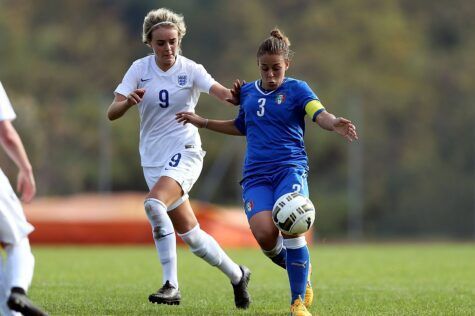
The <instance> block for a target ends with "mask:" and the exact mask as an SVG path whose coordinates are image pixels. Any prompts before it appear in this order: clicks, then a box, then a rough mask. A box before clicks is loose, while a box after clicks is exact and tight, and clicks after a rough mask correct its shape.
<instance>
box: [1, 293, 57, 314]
mask: <svg viewBox="0 0 475 316" xmlns="http://www.w3.org/2000/svg"><path fill="white" fill-rule="evenodd" d="M7 305H8V307H9V308H10V309H11V310H14V311H16V312H20V313H22V314H23V315H24V316H48V314H46V313H45V312H43V311H42V310H41V309H40V308H39V307H38V306H36V305H35V304H33V302H32V301H30V299H29V298H28V297H27V296H26V294H21V293H16V292H12V293H11V294H10V297H9V298H8V301H7Z"/></svg>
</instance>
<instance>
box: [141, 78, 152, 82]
mask: <svg viewBox="0 0 475 316" xmlns="http://www.w3.org/2000/svg"><path fill="white" fill-rule="evenodd" d="M149 80H152V78H148V79H144V78H140V81H142V82H145V81H149Z"/></svg>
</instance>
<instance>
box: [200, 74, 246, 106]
mask: <svg viewBox="0 0 475 316" xmlns="http://www.w3.org/2000/svg"><path fill="white" fill-rule="evenodd" d="M244 83H245V82H244V81H242V82H241V80H239V79H236V80H235V81H234V84H233V88H232V89H231V90H230V89H228V88H226V87H223V86H222V85H221V84H219V83H215V84H214V85H212V86H211V89H210V90H209V94H211V95H212V96H214V97H216V98H217V99H219V100H221V101H225V102H228V103H231V104H233V105H239V104H240V95H241V86H242V85H243V84H244Z"/></svg>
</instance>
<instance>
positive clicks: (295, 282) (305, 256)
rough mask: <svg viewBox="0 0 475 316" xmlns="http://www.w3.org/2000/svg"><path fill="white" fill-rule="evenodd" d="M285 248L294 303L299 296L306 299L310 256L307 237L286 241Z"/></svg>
mask: <svg viewBox="0 0 475 316" xmlns="http://www.w3.org/2000/svg"><path fill="white" fill-rule="evenodd" d="M284 246H285V248H287V258H286V265H287V274H288V275H289V282H290V291H291V293H292V301H291V303H293V302H294V301H295V300H296V299H297V298H298V297H299V296H300V298H301V299H302V300H303V299H304V298H305V289H306V287H307V277H308V268H309V264H310V254H309V252H308V248H307V242H306V241H305V237H297V238H292V239H284Z"/></svg>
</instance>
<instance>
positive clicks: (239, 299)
mask: <svg viewBox="0 0 475 316" xmlns="http://www.w3.org/2000/svg"><path fill="white" fill-rule="evenodd" d="M239 268H240V269H241V271H242V277H241V281H239V283H238V284H236V285H234V284H232V283H231V285H232V286H233V290H234V304H236V307H237V308H242V309H246V308H248V307H249V304H251V297H250V296H249V292H248V291H247V284H248V283H249V279H250V278H251V270H249V269H248V268H247V267H245V266H241V265H240V266H239Z"/></svg>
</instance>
